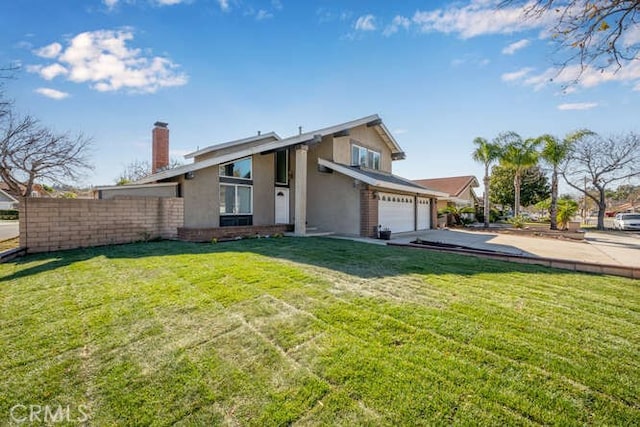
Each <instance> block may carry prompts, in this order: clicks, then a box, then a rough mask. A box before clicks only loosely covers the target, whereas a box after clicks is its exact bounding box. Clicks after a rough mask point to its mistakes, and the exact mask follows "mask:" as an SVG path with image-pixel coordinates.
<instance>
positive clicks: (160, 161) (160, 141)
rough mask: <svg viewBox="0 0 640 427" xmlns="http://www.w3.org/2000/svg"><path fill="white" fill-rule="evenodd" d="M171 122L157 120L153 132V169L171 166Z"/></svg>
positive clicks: (156, 170)
mask: <svg viewBox="0 0 640 427" xmlns="http://www.w3.org/2000/svg"><path fill="white" fill-rule="evenodd" d="M168 125H169V123H164V122H155V123H154V124H153V126H154V127H153V131H152V132H151V141H152V142H151V143H152V146H151V171H152V172H153V173H156V172H159V171H161V170H163V169H165V168H166V167H167V166H169V128H168V127H167V126H168Z"/></svg>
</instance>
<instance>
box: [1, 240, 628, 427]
mask: <svg viewBox="0 0 640 427" xmlns="http://www.w3.org/2000/svg"><path fill="white" fill-rule="evenodd" d="M0 301H1V304H2V307H1V310H0V343H1V344H2V346H1V348H2V352H1V353H0V372H2V379H1V380H0V424H6V423H8V422H9V421H10V419H9V413H10V408H11V407H13V406H14V405H16V404H25V405H27V404H37V405H52V406H56V405H61V406H66V405H70V406H71V408H72V409H71V412H72V415H73V413H74V408H77V407H78V406H79V405H83V408H84V411H85V412H87V413H88V414H89V416H90V423H91V424H92V425H101V426H102V425H149V424H150V425H173V424H177V425H215V424H240V425H260V426H262V425H285V424H292V423H296V424H299V425H326V424H341V425H354V424H364V425H382V424H386V425H412V424H428V425H433V424H463V425H468V424H493V425H505V424H509V425H511V424H515V425H536V424H555V425H563V426H564V425H584V424H591V425H605V424H608V425H633V424H638V422H640V400H639V396H640V335H639V331H640V287H639V286H638V282H634V281H632V280H627V279H623V278H617V277H606V276H591V275H585V274H574V273H570V272H566V271H560V270H551V269H545V268H542V267H536V266H527V265H520V264H509V263H503V262H498V261H488V260H479V259H477V258H473V257H464V256H457V255H450V254H437V253H431V252H428V251H422V250H411V249H403V248H393V247H384V246H376V245H365V244H359V243H354V242H348V241H339V240H331V239H316V238H308V239H294V238H285V239H260V240H245V241H239V242H232V243H224V244H218V245H212V244H199V245H198V244H188V243H177V242H159V243H146V244H143V243H141V244H133V245H124V246H114V247H105V248H97V249H90V250H81V251H80V250H78V251H69V252H60V253H54V254H46V255H39V256H29V257H26V258H23V259H21V260H19V261H16V262H13V263H8V264H3V265H0Z"/></svg>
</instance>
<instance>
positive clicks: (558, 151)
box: [538, 130, 591, 230]
mask: <svg viewBox="0 0 640 427" xmlns="http://www.w3.org/2000/svg"><path fill="white" fill-rule="evenodd" d="M590 133H591V131H589V130H579V131H577V132H573V133H570V134H568V135H567V136H566V137H565V138H564V139H563V140H562V141H560V140H559V139H558V138H556V137H555V136H553V135H548V134H546V135H542V136H541V137H539V138H538V143H539V144H542V145H543V147H542V152H541V153H540V157H542V159H543V160H544V161H545V162H547V164H549V166H551V168H552V170H551V206H550V208H549V216H550V217H551V227H550V228H551V230H557V229H558V173H559V170H560V166H561V165H562V163H563V162H564V161H565V160H566V159H567V157H569V153H570V152H571V147H572V145H573V143H574V142H575V141H576V140H577V139H579V138H581V137H582V136H584V135H586V134H590Z"/></svg>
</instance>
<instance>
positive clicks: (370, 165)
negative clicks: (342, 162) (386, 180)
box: [351, 142, 382, 170]
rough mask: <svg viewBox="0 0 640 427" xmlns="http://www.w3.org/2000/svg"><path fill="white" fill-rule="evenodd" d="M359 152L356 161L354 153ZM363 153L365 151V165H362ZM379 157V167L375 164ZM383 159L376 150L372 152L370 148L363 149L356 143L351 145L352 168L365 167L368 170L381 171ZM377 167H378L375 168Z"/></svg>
mask: <svg viewBox="0 0 640 427" xmlns="http://www.w3.org/2000/svg"><path fill="white" fill-rule="evenodd" d="M356 150H357V153H358V157H357V159H354V156H353V155H354V153H355V151H356ZM362 151H364V153H365V155H364V158H365V161H364V164H362V162H361V159H362ZM376 157H377V163H378V164H377V165H376V164H375V163H376V161H375V159H376ZM381 159H382V154H381V153H380V152H379V151H376V150H372V149H370V148H367V147H363V146H362V145H359V144H357V143H355V142H353V143H351V165H352V166H359V167H365V168H367V169H371V170H380V162H381ZM375 166H377V167H375Z"/></svg>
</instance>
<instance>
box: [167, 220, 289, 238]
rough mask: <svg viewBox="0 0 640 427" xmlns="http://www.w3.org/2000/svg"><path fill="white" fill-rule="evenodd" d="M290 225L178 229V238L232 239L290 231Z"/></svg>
mask: <svg viewBox="0 0 640 427" xmlns="http://www.w3.org/2000/svg"><path fill="white" fill-rule="evenodd" d="M291 230H292V226H291V225H288V224H277V225H246V226H239V227H216V228H189V227H181V228H179V229H178V239H180V240H185V241H187V242H210V241H211V240H212V239H214V238H215V239H218V240H220V239H233V238H236V237H248V236H255V235H262V236H265V235H274V234H282V233H285V232H287V231H291Z"/></svg>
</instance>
